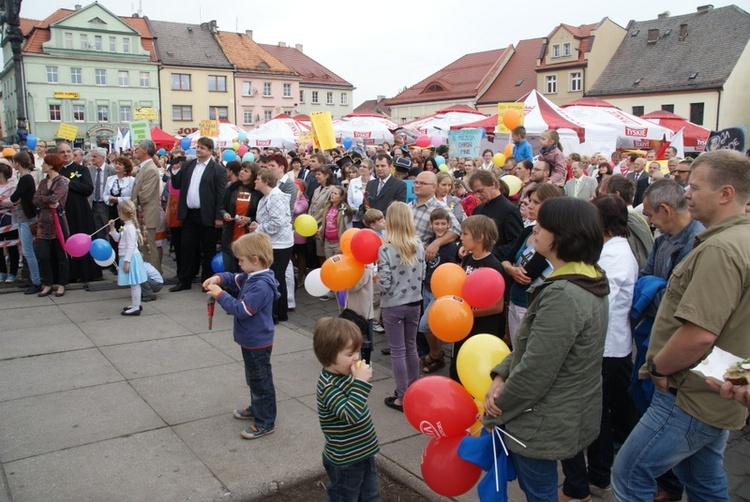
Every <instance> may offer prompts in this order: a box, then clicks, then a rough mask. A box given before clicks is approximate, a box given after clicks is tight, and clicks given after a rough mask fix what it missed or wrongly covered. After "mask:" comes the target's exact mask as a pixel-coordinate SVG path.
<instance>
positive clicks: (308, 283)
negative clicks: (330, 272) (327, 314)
mask: <svg viewBox="0 0 750 502" xmlns="http://www.w3.org/2000/svg"><path fill="white" fill-rule="evenodd" d="M305 291H307V293H308V294H309V295H310V296H323V295H325V294H327V293H328V292H329V291H331V290H330V288H328V287H326V285H325V284H323V281H322V280H321V278H320V269H319V268H316V269H315V270H311V271H310V273H308V274H307V277H305Z"/></svg>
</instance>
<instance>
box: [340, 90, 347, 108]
mask: <svg viewBox="0 0 750 502" xmlns="http://www.w3.org/2000/svg"><path fill="white" fill-rule="evenodd" d="M348 104H349V95H348V94H347V93H345V92H342V93H341V105H343V106H347V105H348Z"/></svg>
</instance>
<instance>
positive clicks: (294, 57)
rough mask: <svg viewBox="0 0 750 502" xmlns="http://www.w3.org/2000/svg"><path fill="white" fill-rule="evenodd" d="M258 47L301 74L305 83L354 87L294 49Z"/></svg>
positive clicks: (269, 45)
mask: <svg viewBox="0 0 750 502" xmlns="http://www.w3.org/2000/svg"><path fill="white" fill-rule="evenodd" d="M258 45H260V47H261V48H262V49H263V50H265V51H267V52H269V53H271V55H272V56H274V57H275V58H276V59H278V60H279V61H281V62H282V63H283V64H284V65H286V66H287V67H289V68H291V69H292V70H294V71H296V72H297V73H299V74H300V75H301V76H302V82H303V83H309V84H328V85H337V86H347V87H353V86H352V84H350V83H349V82H347V81H346V80H344V79H343V78H341V77H339V76H338V75H336V74H335V73H333V72H332V71H331V70H329V69H328V68H326V67H325V66H323V65H322V64H320V63H318V62H317V61H315V60H314V59H312V58H311V57H309V56H307V55H306V54H304V53H303V52H300V51H298V50H297V49H295V48H294V47H280V46H278V45H271V44H258Z"/></svg>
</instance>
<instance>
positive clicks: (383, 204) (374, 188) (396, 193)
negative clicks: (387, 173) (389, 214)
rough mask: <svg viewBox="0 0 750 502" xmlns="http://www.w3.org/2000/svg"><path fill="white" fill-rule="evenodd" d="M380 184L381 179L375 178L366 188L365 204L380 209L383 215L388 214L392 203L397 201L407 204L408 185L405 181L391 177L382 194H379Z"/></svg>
mask: <svg viewBox="0 0 750 502" xmlns="http://www.w3.org/2000/svg"><path fill="white" fill-rule="evenodd" d="M378 183H380V179H379V178H375V179H373V180H370V181H368V182H367V187H366V188H365V192H367V193H366V194H365V197H366V198H367V199H366V200H365V203H367V204H369V205H370V207H371V208H373V209H380V210H381V211H383V214H386V211H388V206H390V205H391V202H393V201H396V200H398V201H401V202H406V183H404V181H403V180H400V179H398V178H396V177H395V176H393V175H391V177H390V178H388V181H386V182H385V185H384V186H383V189H382V190H380V194H378Z"/></svg>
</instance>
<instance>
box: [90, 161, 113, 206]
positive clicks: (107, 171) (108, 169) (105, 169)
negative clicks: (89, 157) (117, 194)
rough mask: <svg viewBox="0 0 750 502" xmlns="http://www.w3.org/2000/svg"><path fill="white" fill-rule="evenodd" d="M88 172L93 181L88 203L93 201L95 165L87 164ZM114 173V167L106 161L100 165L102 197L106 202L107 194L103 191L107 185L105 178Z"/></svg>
mask: <svg viewBox="0 0 750 502" xmlns="http://www.w3.org/2000/svg"><path fill="white" fill-rule="evenodd" d="M89 172H90V173H91V182H92V183H94V191H93V192H91V195H89V205H91V203H93V202H94V194H95V193H96V166H89ZM114 175H115V168H114V166H112V165H111V164H107V163H106V162H105V163H104V165H103V166H102V199H103V201H104V202H107V200H108V199H109V194H108V193H106V192H105V189H106V187H107V180H108V179H109V177H110V176H114Z"/></svg>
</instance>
